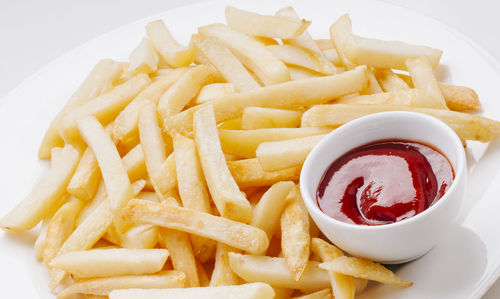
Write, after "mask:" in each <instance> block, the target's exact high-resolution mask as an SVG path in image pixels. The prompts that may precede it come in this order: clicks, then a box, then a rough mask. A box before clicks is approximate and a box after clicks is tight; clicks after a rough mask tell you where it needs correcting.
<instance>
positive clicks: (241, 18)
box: [225, 6, 311, 38]
mask: <svg viewBox="0 0 500 299" xmlns="http://www.w3.org/2000/svg"><path fill="white" fill-rule="evenodd" d="M225 13H226V22H227V24H228V25H229V27H231V28H233V29H234V30H237V31H239V32H243V33H246V34H248V35H255V36H264V37H271V38H272V37H277V38H295V37H298V36H299V35H301V34H302V33H303V32H304V31H305V30H306V29H307V27H309V25H310V24H311V22H310V21H306V20H301V19H299V18H290V17H285V16H269V15H261V14H257V13H254V12H250V11H245V10H241V9H237V8H234V7H232V6H227V7H226V11H225Z"/></svg>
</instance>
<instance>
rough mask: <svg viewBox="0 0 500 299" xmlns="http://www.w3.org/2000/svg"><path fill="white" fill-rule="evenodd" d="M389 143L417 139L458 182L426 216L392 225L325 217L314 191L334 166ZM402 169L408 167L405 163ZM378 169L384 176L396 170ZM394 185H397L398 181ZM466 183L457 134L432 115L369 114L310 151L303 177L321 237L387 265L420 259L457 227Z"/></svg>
mask: <svg viewBox="0 0 500 299" xmlns="http://www.w3.org/2000/svg"><path fill="white" fill-rule="evenodd" d="M415 128H419V129H418V130H415ZM387 139H408V140H418V141H421V142H423V143H424V144H431V145H433V146H435V147H436V148H437V149H439V150H440V151H441V152H442V153H443V154H444V155H445V156H446V157H447V158H448V160H449V161H450V163H451V165H452V167H453V170H454V171H455V179H454V181H453V183H452V185H451V186H450V188H449V189H448V190H447V191H446V193H445V194H444V196H443V197H441V198H440V199H439V201H437V202H436V203H434V204H433V205H432V206H431V207H430V208H428V209H427V210H425V211H423V212H422V213H420V214H418V215H415V216H413V217H411V218H409V219H405V220H403V221H400V222H396V223H391V224H388V225H380V226H378V225H375V226H368V225H357V224H351V223H346V222H343V221H340V220H337V219H334V218H333V217H330V216H328V215H326V214H325V213H323V212H322V211H321V210H320V209H319V207H318V204H317V202H316V190H317V189H318V185H319V184H320V182H321V180H322V178H323V175H324V174H325V173H326V171H327V170H328V168H329V167H330V165H331V163H333V161H335V160H337V159H338V158H339V157H340V156H342V155H343V154H344V153H346V152H348V151H350V150H352V149H353V148H359V147H360V146H363V145H366V144H368V143H372V142H375V141H379V140H387ZM391 158H393V157H391ZM393 162H394V161H393ZM393 166H394V164H389V166H388V167H393ZM403 167H405V169H406V167H407V166H406V164H404V166H403ZM373 170H374V169H373V168H372V169H371V171H373ZM379 171H381V172H383V173H384V175H386V174H390V173H391V171H392V168H391V169H390V170H389V169H388V170H387V171H382V170H379ZM396 173H397V174H398V175H400V172H396ZM410 180H411V179H410ZM393 182H395V184H397V182H398V180H397V179H394V180H393ZM466 182H467V162H466V159H465V152H464V148H463V146H462V142H461V141H460V139H459V138H458V136H457V134H455V132H453V130H452V129H451V128H450V127H449V126H447V125H446V124H445V123H443V122H441V121H439V120H437V119H435V118H433V117H430V116H427V115H423V114H420V113H412V112H405V111H389V112H383V113H377V114H371V115H367V116H365V117H361V118H358V119H355V120H353V121H350V122H349V123H347V124H345V125H343V126H341V127H340V128H338V129H335V130H333V132H331V133H330V134H328V136H326V137H325V138H323V139H322V140H321V141H320V142H319V143H318V145H316V147H315V148H314V149H313V150H312V151H311V153H310V154H309V156H308V157H307V159H306V161H305V162H304V165H303V167H302V171H301V173H300V191H301V193H302V198H303V199H304V202H305V204H306V207H307V210H308V211H309V214H310V215H311V217H312V219H313V220H314V222H315V223H316V224H317V225H318V228H319V229H320V230H321V231H322V232H323V234H324V235H325V236H326V237H327V238H328V239H330V241H332V242H333V243H334V244H335V245H336V246H337V247H339V248H340V249H342V250H345V251H347V252H348V253H350V254H352V255H354V256H359V257H364V258H367V259H369V260H374V261H377V262H380V263H386V264H401V263H404V262H408V261H412V260H415V259H417V258H419V257H421V256H422V255H424V254H425V253H427V252H428V251H429V250H431V249H432V248H433V247H434V246H436V244H438V243H439V241H440V240H442V239H443V237H444V236H446V235H447V234H448V232H449V231H448V229H449V228H450V227H453V228H456V227H457V220H458V215H459V214H460V208H461V205H462V202H463V199H464V195H465V186H466ZM362 188H363V187H362Z"/></svg>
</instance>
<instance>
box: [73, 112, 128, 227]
mask: <svg viewBox="0 0 500 299" xmlns="http://www.w3.org/2000/svg"><path fill="white" fill-rule="evenodd" d="M77 123H78V129H79V130H80V134H81V136H82V137H83V139H84V140H85V141H86V142H87V144H88V146H89V147H90V148H91V149H92V151H93V152H94V154H95V156H96V159H97V162H98V164H99V168H100V169H101V173H102V177H103V179H104V183H105V184H106V193H107V194H108V197H109V207H110V208H111V211H112V212H113V215H114V217H113V218H114V223H115V226H116V227H117V229H118V231H119V232H124V231H125V230H126V229H125V228H126V227H125V224H124V223H123V221H122V219H121V213H122V209H123V207H124V206H125V205H126V204H127V202H128V201H129V200H130V199H132V197H133V190H132V186H131V184H130V179H129V177H128V174H127V172H126V170H125V168H124V167H123V163H122V160H121V158H120V155H119V154H118V151H117V150H116V147H115V145H114V143H113V141H111V138H110V137H109V135H108V134H106V132H105V131H104V128H103V127H102V125H101V124H100V123H99V122H98V121H97V119H96V118H95V117H93V116H86V117H82V118H80V119H79V120H78V121H77Z"/></svg>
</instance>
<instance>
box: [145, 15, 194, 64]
mask: <svg viewBox="0 0 500 299" xmlns="http://www.w3.org/2000/svg"><path fill="white" fill-rule="evenodd" d="M146 32H147V34H148V37H149V38H150V39H151V42H152V43H153V46H154V48H155V49H156V51H158V53H159V54H160V56H161V57H162V58H163V59H164V60H165V61H166V62H167V63H168V64H169V65H170V66H172V67H174V68H176V67H181V66H188V65H190V64H191V62H193V59H194V50H193V48H191V47H189V48H186V47H183V46H181V45H180V44H179V43H178V42H177V41H176V40H175V39H174V38H173V37H172V34H170V31H169V30H168V29H167V27H166V26H165V23H163V21H162V20H156V21H152V22H149V23H148V24H147V25H146Z"/></svg>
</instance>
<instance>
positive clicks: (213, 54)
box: [195, 37, 260, 92]
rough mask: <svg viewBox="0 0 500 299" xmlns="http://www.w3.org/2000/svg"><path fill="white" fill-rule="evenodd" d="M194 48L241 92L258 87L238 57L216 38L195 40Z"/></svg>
mask: <svg viewBox="0 0 500 299" xmlns="http://www.w3.org/2000/svg"><path fill="white" fill-rule="evenodd" d="M195 48H196V49H197V50H198V51H200V53H201V54H203V56H204V57H206V59H207V62H208V63H210V64H211V65H213V66H214V67H215V68H216V69H217V70H218V71H219V73H220V74H221V75H222V77H223V78H224V79H225V80H226V81H227V82H230V83H232V84H234V87H235V88H236V90H238V91H240V92H243V91H249V90H252V89H256V88H259V87H260V85H259V83H257V81H255V79H254V78H253V77H252V76H251V75H250V73H249V72H248V71H247V69H245V67H244V66H243V65H242V64H241V62H240V61H239V60H238V58H236V57H235V56H234V55H233V54H232V53H231V51H229V50H228V49H227V48H226V47H225V46H224V45H222V44H221V43H219V42H218V41H217V40H216V39H214V38H210V37H208V38H206V39H204V40H203V41H200V42H196V43H195Z"/></svg>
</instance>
